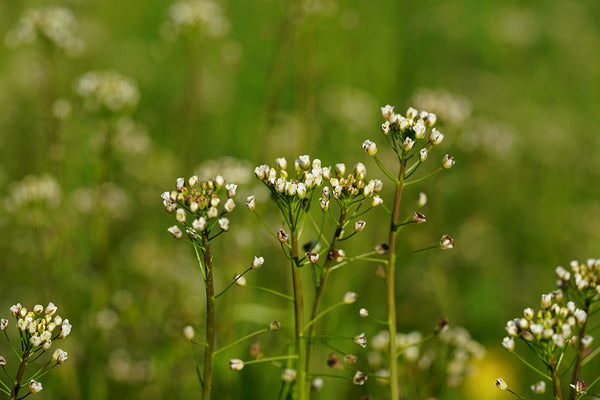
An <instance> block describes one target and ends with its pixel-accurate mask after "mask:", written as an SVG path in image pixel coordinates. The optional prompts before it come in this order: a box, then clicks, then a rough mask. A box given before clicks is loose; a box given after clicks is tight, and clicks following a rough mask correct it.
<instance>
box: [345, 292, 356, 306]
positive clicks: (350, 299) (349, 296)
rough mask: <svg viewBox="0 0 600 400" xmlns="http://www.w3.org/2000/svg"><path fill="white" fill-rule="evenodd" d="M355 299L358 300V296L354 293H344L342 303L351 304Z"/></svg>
mask: <svg viewBox="0 0 600 400" xmlns="http://www.w3.org/2000/svg"><path fill="white" fill-rule="evenodd" d="M357 299H358V295H357V294H356V293H354V292H346V294H344V303H345V304H352V303H354V302H355V301H356V300H357Z"/></svg>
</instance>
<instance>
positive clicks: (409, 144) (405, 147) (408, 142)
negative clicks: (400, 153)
mask: <svg viewBox="0 0 600 400" xmlns="http://www.w3.org/2000/svg"><path fill="white" fill-rule="evenodd" d="M414 145H415V141H414V140H412V139H411V138H409V137H407V138H406V139H404V143H402V149H403V150H404V151H410V150H411V149H412V148H413V146H414Z"/></svg>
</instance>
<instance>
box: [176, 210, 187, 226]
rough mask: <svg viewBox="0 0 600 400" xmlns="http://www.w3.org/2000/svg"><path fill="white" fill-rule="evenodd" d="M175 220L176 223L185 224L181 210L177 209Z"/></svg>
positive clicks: (183, 212) (183, 211)
mask: <svg viewBox="0 0 600 400" xmlns="http://www.w3.org/2000/svg"><path fill="white" fill-rule="evenodd" d="M175 219H177V222H180V223H184V222H185V210H184V209H183V208H178V209H177V211H176V213H175Z"/></svg>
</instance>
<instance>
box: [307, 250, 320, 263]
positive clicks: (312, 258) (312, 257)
mask: <svg viewBox="0 0 600 400" xmlns="http://www.w3.org/2000/svg"><path fill="white" fill-rule="evenodd" d="M304 256H305V257H306V259H307V260H308V262H309V263H311V264H316V263H317V262H319V253H316V252H306V253H305V254H304Z"/></svg>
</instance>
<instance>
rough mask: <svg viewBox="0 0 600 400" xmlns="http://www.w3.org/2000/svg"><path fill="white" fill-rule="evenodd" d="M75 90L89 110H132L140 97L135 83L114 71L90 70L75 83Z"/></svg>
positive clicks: (118, 111) (116, 111)
mask: <svg viewBox="0 0 600 400" xmlns="http://www.w3.org/2000/svg"><path fill="white" fill-rule="evenodd" d="M75 91H76V92H77V94H78V95H79V96H81V97H82V98H83V99H84V101H85V105H86V107H87V108H88V109H89V110H91V111H97V110H99V109H101V108H103V109H106V110H108V111H110V112H115V113H121V112H127V111H130V110H133V109H134V108H135V107H136V106H137V104H138V101H139V99H140V93H139V91H138V88H137V84H136V83H135V82H134V81H133V80H132V79H130V78H127V77H125V76H123V75H121V74H120V73H118V72H116V71H112V70H109V71H90V72H87V73H85V74H84V75H82V76H81V77H80V78H79V79H78V80H77V82H76V84H75Z"/></svg>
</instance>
